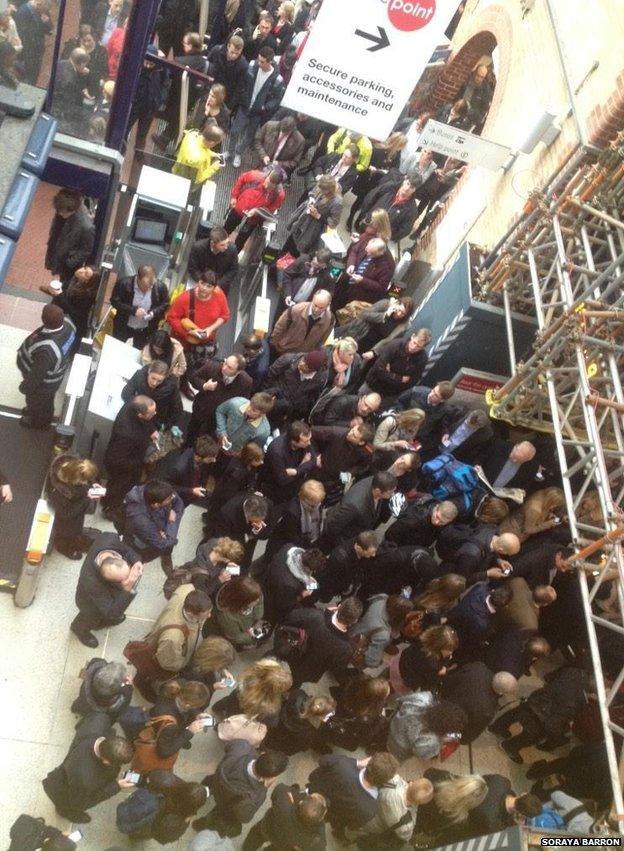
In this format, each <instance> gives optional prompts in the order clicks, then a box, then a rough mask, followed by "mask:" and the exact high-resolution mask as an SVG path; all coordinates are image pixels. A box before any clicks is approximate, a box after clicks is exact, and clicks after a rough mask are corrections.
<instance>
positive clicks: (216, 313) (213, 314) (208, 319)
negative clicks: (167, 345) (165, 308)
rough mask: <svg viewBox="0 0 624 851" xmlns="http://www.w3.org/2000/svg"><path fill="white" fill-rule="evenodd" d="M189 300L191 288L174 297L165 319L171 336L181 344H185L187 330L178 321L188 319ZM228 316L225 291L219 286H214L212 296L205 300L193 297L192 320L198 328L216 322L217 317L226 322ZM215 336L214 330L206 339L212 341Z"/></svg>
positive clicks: (228, 310)
mask: <svg viewBox="0 0 624 851" xmlns="http://www.w3.org/2000/svg"><path fill="white" fill-rule="evenodd" d="M190 301H191V290H186V292H183V293H182V295H180V296H178V298H176V300H175V301H174V302H173V304H172V305H171V307H170V308H169V313H168V314H167V321H168V322H169V325H170V326H171V336H172V337H175V338H176V340H179V341H180V342H181V343H182V345H183V346H186V345H187V340H186V335H187V333H188V332H187V331H185V330H184V328H183V327H182V325H181V324H180V323H181V321H182V319H190V316H189V312H190ZM229 318H230V308H229V307H228V303H227V299H226V297H225V293H224V292H223V290H222V289H221V288H220V287H215V290H214V292H213V294H212V296H211V297H210V298H209V299H208V300H207V301H200V299H198V298H195V317H194V320H193V321H194V322H195V324H196V325H197V327H198V328H207V327H208V326H209V325H212V323H213V322H216V320H217V319H224V320H225V322H227V321H228V319H229ZM216 336H217V332H216V331H214V332H213V333H212V334H211V335H210V337H209V338H208V339H209V340H211V341H212V340H214V339H215V337H216Z"/></svg>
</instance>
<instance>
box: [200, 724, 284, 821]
mask: <svg viewBox="0 0 624 851" xmlns="http://www.w3.org/2000/svg"><path fill="white" fill-rule="evenodd" d="M287 767H288V757H287V756H286V755H285V754H283V753H279V752H278V751H269V750H267V751H264V752H263V753H258V751H256V750H254V748H252V746H251V745H250V744H249V743H248V742H245V741H243V740H242V739H234V740H233V741H231V742H226V743H225V755H224V756H223V758H222V760H221V762H220V763H219V765H218V766H217V770H216V771H215V773H214V774H211V775H209V776H208V777H204V779H203V780H202V783H203V784H204V785H205V786H209V788H210V791H211V793H212V797H213V800H214V802H215V804H216V806H215V808H214V809H213V810H212V811H211V813H210V814H209V815H207V816H204V817H203V818H200V819H197V820H196V821H194V822H193V827H194V828H195V829H196V830H205V829H212V830H216V831H217V832H218V833H219V834H220V835H221V836H230V837H233V836H240V833H241V831H242V829H243V825H244V824H248V823H249V822H250V821H251V820H252V819H253V817H254V816H255V815H256V813H257V812H258V810H259V809H260V807H262V805H263V804H264V801H265V799H266V796H267V790H268V789H269V788H270V787H271V786H272V785H273V783H275V780H276V779H277V778H278V777H279V775H280V774H282V773H283V772H284V771H286V768H287Z"/></svg>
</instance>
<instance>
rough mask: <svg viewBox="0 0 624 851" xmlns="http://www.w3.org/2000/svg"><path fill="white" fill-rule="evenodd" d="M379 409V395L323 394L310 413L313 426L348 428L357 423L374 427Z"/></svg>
mask: <svg viewBox="0 0 624 851" xmlns="http://www.w3.org/2000/svg"><path fill="white" fill-rule="evenodd" d="M380 407H381V396H380V395H379V393H362V394H361V395H359V394H358V395H351V394H344V393H338V394H336V395H335V396H332V395H331V392H330V393H329V394H325V395H324V396H323V397H322V398H321V399H320V400H319V402H317V404H316V405H315V406H314V408H313V409H312V411H311V413H310V421H311V422H312V424H313V425H322V426H350V425H355V423H356V422H359V423H364V422H366V423H369V424H370V425H373V426H374V425H375V424H376V423H375V415H376V414H377V411H378V410H379V408H380Z"/></svg>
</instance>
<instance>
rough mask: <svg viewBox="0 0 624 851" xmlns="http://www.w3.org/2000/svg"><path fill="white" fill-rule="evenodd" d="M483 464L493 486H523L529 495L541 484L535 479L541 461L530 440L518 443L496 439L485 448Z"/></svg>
mask: <svg viewBox="0 0 624 851" xmlns="http://www.w3.org/2000/svg"><path fill="white" fill-rule="evenodd" d="M481 466H482V467H483V472H484V473H485V475H486V476H487V479H488V481H489V482H490V484H491V485H492V487H495V488H521V489H522V490H523V491H525V493H526V494H527V495H528V494H530V493H532V491H534V490H535V489H536V488H537V487H538V486H539V483H538V482H536V480H535V476H536V474H537V471H538V470H539V462H538V460H537V458H536V450H535V447H534V446H533V444H532V443H530V442H529V441H528V440H522V441H521V442H520V443H516V444H513V443H511V442H510V441H507V440H495V441H494V442H493V443H491V444H489V445H488V446H487V447H486V448H485V449H484V458H483V462H482V465H481Z"/></svg>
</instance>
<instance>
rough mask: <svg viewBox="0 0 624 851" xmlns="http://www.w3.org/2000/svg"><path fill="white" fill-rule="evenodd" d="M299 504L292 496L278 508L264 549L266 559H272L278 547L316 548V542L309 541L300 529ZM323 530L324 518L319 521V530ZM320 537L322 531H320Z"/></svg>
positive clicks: (297, 498)
mask: <svg viewBox="0 0 624 851" xmlns="http://www.w3.org/2000/svg"><path fill="white" fill-rule="evenodd" d="M301 519H302V511H301V503H300V502H299V497H298V496H294V497H293V498H292V499H291V500H289V502H287V503H286V505H283V506H281V507H280V508H279V519H278V520H277V521H276V522H275V523H274V524H273V527H272V529H271V533H270V535H269V540H268V542H267V548H266V558H268V559H270V558H273V556H274V555H275V553H276V552H277V551H278V550H279V549H280V547H282V546H284V545H285V544H290V545H291V546H293V547H303V548H304V549H308V548H309V547H312V546H318V545H319V542H318V541H311V540H310V537H309V535H308V534H307V533H304V532H303V531H302V529H301ZM323 528H324V518H323V519H322V520H321V530H322V529H323ZM321 535H322V531H321Z"/></svg>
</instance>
